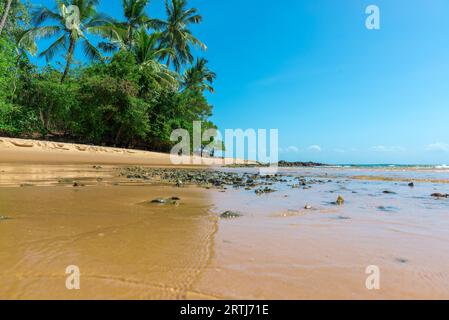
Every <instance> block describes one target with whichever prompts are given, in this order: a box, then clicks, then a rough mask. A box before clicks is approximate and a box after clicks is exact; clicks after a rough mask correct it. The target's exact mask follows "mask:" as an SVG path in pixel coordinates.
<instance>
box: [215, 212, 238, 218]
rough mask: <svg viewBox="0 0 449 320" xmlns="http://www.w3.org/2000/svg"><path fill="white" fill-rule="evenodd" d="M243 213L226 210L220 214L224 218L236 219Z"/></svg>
mask: <svg viewBox="0 0 449 320" xmlns="http://www.w3.org/2000/svg"><path fill="white" fill-rule="evenodd" d="M241 216H242V215H241V214H240V213H238V212H235V211H226V212H224V213H222V214H221V215H220V218H222V219H235V218H240V217H241Z"/></svg>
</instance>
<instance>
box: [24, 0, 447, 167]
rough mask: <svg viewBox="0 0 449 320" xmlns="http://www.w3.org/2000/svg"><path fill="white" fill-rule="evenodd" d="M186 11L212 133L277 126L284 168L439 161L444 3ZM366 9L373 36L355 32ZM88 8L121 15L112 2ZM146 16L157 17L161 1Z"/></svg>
mask: <svg viewBox="0 0 449 320" xmlns="http://www.w3.org/2000/svg"><path fill="white" fill-rule="evenodd" d="M32 2H33V3H35V4H43V5H47V6H50V7H51V6H53V3H54V2H53V0H32ZM189 3H190V5H191V6H193V7H196V8H198V10H199V12H200V13H201V14H202V15H203V18H204V21H203V23H202V24H201V25H199V26H194V27H192V31H193V33H194V34H195V35H196V36H197V37H198V38H199V39H201V40H202V41H203V42H204V43H206V44H207V46H208V50H207V52H200V53H199V55H201V56H204V57H206V58H207V59H208V60H209V63H210V68H211V69H212V70H213V71H215V72H216V73H217V75H218V78H217V80H216V82H215V83H214V87H215V90H216V92H215V93H214V94H211V95H209V96H208V98H209V101H210V102H211V104H213V105H214V116H213V118H212V120H213V121H214V122H215V123H216V124H217V125H218V127H219V129H220V130H222V131H224V130H225V129H238V128H240V129H244V130H246V129H251V128H252V129H256V130H257V129H267V130H269V129H278V130H279V147H280V154H279V158H280V159H285V160H290V161H293V160H299V161H319V162H325V163H334V164H337V163H338V164H348V163H354V164H373V163H383V164H390V163H398V164H449V19H447V12H449V1H447V0H432V1H428V0H413V1H410V0H370V1H364V0H338V1H336V0H307V1H306V0H282V1H274V0H226V1H225V0H207V1H206V0H190V2H189ZM369 5H376V6H378V8H379V10H380V30H369V29H367V28H366V26H365V21H366V19H367V18H368V15H367V14H366V13H365V10H366V8H367V6H369ZM98 10H99V11H101V12H105V13H108V14H109V15H111V16H113V17H116V18H121V17H122V13H121V0H103V1H101V4H100V6H99V8H98ZM148 13H149V15H150V16H153V17H159V18H163V17H164V12H163V0H152V1H151V2H150V5H149V7H148ZM41 45H42V49H45V47H44V44H41ZM78 59H81V57H78ZM39 63H43V62H42V61H40V62H39Z"/></svg>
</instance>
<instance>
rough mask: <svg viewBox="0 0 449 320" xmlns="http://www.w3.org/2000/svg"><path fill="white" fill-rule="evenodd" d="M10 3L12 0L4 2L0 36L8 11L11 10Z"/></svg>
mask: <svg viewBox="0 0 449 320" xmlns="http://www.w3.org/2000/svg"><path fill="white" fill-rule="evenodd" d="M11 3H12V0H7V2H6V7H5V12H4V13H3V17H2V20H1V22H0V35H1V34H2V31H3V28H4V27H5V25H6V20H7V19H8V15H9V10H11Z"/></svg>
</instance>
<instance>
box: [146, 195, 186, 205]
mask: <svg viewBox="0 0 449 320" xmlns="http://www.w3.org/2000/svg"><path fill="white" fill-rule="evenodd" d="M179 201H181V198H178V197H171V198H157V199H154V200H151V203H154V204H163V205H165V204H173V205H178V204H179Z"/></svg>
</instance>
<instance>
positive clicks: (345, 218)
mask: <svg viewBox="0 0 449 320" xmlns="http://www.w3.org/2000/svg"><path fill="white" fill-rule="evenodd" d="M337 220H351V218H350V217H345V216H338V217H337Z"/></svg>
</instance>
